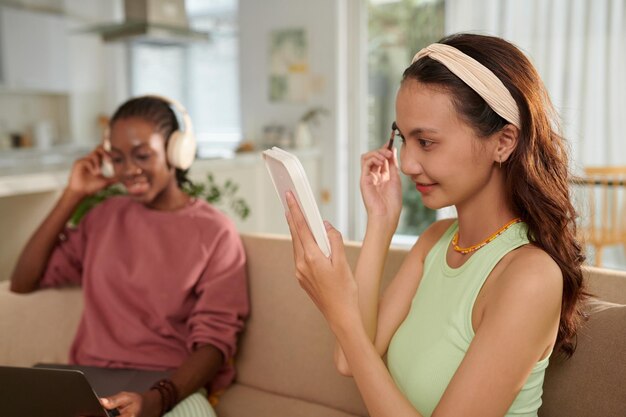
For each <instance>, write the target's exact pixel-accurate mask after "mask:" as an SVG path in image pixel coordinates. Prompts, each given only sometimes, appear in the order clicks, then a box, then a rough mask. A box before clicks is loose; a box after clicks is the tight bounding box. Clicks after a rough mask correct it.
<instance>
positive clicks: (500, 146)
mask: <svg viewBox="0 0 626 417" xmlns="http://www.w3.org/2000/svg"><path fill="white" fill-rule="evenodd" d="M518 138H519V129H518V128H517V127H515V126H513V125H512V124H510V123H509V124H507V125H506V126H504V127H503V128H502V130H500V131H499V132H498V133H496V138H495V139H496V141H497V143H496V146H495V148H494V155H493V159H494V162H495V163H500V164H501V163H502V162H505V161H507V160H508V159H509V157H510V156H511V154H512V153H513V151H514V150H515V147H516V146H517V140H518Z"/></svg>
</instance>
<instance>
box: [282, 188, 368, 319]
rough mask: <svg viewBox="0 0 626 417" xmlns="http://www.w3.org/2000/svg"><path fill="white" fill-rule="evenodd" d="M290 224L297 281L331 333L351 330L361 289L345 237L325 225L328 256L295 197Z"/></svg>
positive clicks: (290, 197) (291, 206)
mask: <svg viewBox="0 0 626 417" xmlns="http://www.w3.org/2000/svg"><path fill="white" fill-rule="evenodd" d="M287 204H288V206H289V211H288V213H287V222H288V223H289V231H290V233H291V238H292V244H293V255H294V262H295V266H296V278H297V279H298V282H299V284H300V286H301V287H302V288H303V289H304V290H305V291H306V292H307V294H308V295H309V297H310V298H311V299H312V300H313V302H314V303H315V305H316V306H317V308H318V309H319V310H320V311H321V312H322V314H323V315H324V317H326V320H327V321H328V322H329V324H330V327H331V329H333V330H336V329H337V326H344V325H345V326H349V325H350V324H349V323H350V320H351V319H354V318H355V317H356V316H357V315H358V314H359V307H358V294H357V286H356V282H355V280H354V277H353V275H352V271H351V270H350V266H349V265H348V261H347V260H346V255H345V250H344V245H343V239H342V237H341V233H339V231H338V230H336V229H335V228H333V227H332V226H331V225H330V224H329V223H328V222H325V226H326V233H327V234H328V240H329V242H330V247H331V252H332V255H331V256H330V258H327V257H326V256H324V254H323V253H322V251H321V250H320V248H319V246H318V245H317V242H316V241H315V238H314V237H313V234H312V233H311V230H310V229H309V226H308V225H307V222H306V219H305V218H304V215H303V214H302V211H301V210H300V206H298V203H297V202H296V200H295V198H294V197H293V196H292V195H291V193H287Z"/></svg>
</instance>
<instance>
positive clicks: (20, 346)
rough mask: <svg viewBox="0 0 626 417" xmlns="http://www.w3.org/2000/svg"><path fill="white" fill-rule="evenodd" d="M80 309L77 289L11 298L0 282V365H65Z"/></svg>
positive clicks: (80, 297)
mask: <svg viewBox="0 0 626 417" xmlns="http://www.w3.org/2000/svg"><path fill="white" fill-rule="evenodd" d="M82 309H83V299H82V291H81V289H80V288H63V289H46V290H40V291H35V292H33V293H31V294H14V293H12V292H11V291H10V290H9V282H0V335H2V336H1V337H0V364H1V365H11V366H31V365H33V364H35V363H37V362H48V363H67V359H68V353H69V349H70V345H71V343H72V340H73V339H74V334H75V333H76V328H77V327H78V322H79V320H80V316H81V312H82Z"/></svg>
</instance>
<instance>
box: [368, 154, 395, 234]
mask: <svg viewBox="0 0 626 417" xmlns="http://www.w3.org/2000/svg"><path fill="white" fill-rule="evenodd" d="M361 195H362V196H363V203H364V204H365V208H366V210H367V215H368V218H369V220H372V219H373V218H377V219H384V220H386V221H387V222H388V223H389V225H390V226H393V228H394V230H395V226H396V225H397V222H398V218H399V217H400V210H401V209H402V183H401V182H400V175H399V173H398V159H397V155H396V151H395V149H394V150H389V149H387V148H386V147H383V148H380V149H376V150H374V151H371V152H368V153H366V154H363V155H362V156H361Z"/></svg>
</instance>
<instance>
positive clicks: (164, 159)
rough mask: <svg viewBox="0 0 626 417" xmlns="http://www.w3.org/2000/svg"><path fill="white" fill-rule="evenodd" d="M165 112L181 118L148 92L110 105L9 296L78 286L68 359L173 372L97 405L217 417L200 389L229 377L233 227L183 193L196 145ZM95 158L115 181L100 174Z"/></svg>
mask: <svg viewBox="0 0 626 417" xmlns="http://www.w3.org/2000/svg"><path fill="white" fill-rule="evenodd" d="M172 107H177V108H178V110H179V111H180V110H182V111H184V109H182V106H180V105H178V103H176V102H172V101H170V100H169V99H165V98H162V97H156V96H143V97H137V98H133V99H131V100H129V101H127V102H126V103H124V104H123V105H122V106H120V107H119V108H118V109H117V111H116V112H115V114H114V115H113V117H112V118H111V122H110V126H109V127H110V134H109V135H108V137H107V138H106V142H108V143H107V146H106V147H107V148H108V149H106V150H105V147H104V146H98V147H97V148H96V149H95V150H94V151H93V152H91V153H90V154H89V155H87V156H85V157H84V158H81V159H79V160H78V161H76V162H75V163H74V166H73V168H72V172H71V174H70V178H69V181H68V185H67V187H66V188H65V190H64V191H63V193H62V195H61V197H60V199H59V201H58V203H57V205H56V206H55V207H54V208H53V209H52V211H51V213H50V214H49V215H48V217H47V218H46V219H45V220H44V222H43V223H42V225H41V226H40V227H39V229H37V230H36V231H35V233H34V235H33V236H32V237H31V239H30V240H29V242H28V243H27V245H26V247H25V248H24V250H23V252H22V255H21V256H20V259H19V261H18V263H17V266H16V268H15V271H14V272H13V275H12V277H11V289H12V290H13V291H16V292H23V293H25V292H31V291H35V290H37V289H39V288H42V287H58V286H63V285H81V286H82V287H83V297H84V299H85V306H84V311H83V315H82V318H81V322H80V324H79V327H78V331H77V333H76V336H75V338H74V342H73V344H72V347H71V351H70V355H69V356H70V357H69V360H70V363H72V364H77V365H87V366H96V367H105V368H132V369H139V370H160V371H170V372H169V375H170V376H169V378H165V379H163V380H160V381H154V385H153V386H152V388H151V389H148V390H147V391H145V392H120V393H118V394H116V395H113V396H111V397H108V398H104V399H102V400H101V401H102V404H103V405H104V406H105V407H106V408H108V409H113V408H117V410H118V411H119V412H120V416H121V417H130V416H135V417H156V416H161V415H165V414H166V415H167V416H168V417H176V416H198V417H200V416H203V417H212V416H213V417H214V416H215V412H214V410H213V409H212V407H211V405H210V404H209V401H207V392H205V391H204V388H206V389H207V390H208V391H209V393H218V392H219V391H221V390H223V389H224V388H225V387H226V386H228V385H229V383H230V382H231V381H232V379H233V376H234V368H233V364H232V357H233V356H234V354H235V350H236V343H237V334H238V333H239V331H240V330H241V329H242V327H243V320H244V318H245V316H246V315H247V313H248V295H247V284H246V273H245V254H244V251H243V246H242V244H241V242H240V240H239V234H238V233H237V230H236V229H235V226H234V224H233V223H232V222H231V221H230V220H229V219H228V218H227V217H226V216H225V215H224V214H222V212H220V211H219V210H218V209H216V208H214V207H212V206H210V205H209V204H208V203H206V202H205V201H203V200H200V199H193V198H190V196H189V195H187V194H186V193H185V192H184V191H183V190H182V189H181V185H182V182H183V181H186V178H185V175H184V174H185V170H186V168H188V167H189V165H190V164H191V162H192V161H193V156H194V155H193V150H194V149H195V142H193V141H194V140H195V139H193V138H192V137H190V136H188V135H189V134H190V133H191V126H190V121H189V120H188V116H187V115H186V114H184V116H185V118H187V120H186V121H185V123H184V124H185V126H184V128H185V129H184V130H182V129H179V124H178V120H177V118H176V114H175V113H174V111H173V110H172ZM183 120H185V119H183ZM185 135H187V136H185ZM189 141H192V142H189ZM109 145H110V146H109ZM172 145H176V146H175V147H174V148H172ZM185 149H187V150H190V151H191V153H186V152H187V151H186V150H185ZM104 161H107V162H109V163H111V164H112V169H111V171H112V172H111V173H110V174H112V175H113V177H112V178H107V177H106V176H105V175H103V169H102V167H103V162H104ZM116 182H120V183H122V184H123V185H124V186H125V188H126V190H127V195H124V196H117V197H111V198H109V199H107V200H105V201H104V202H102V203H100V204H99V205H97V206H96V207H94V208H93V209H91V211H89V212H88V213H87V214H86V215H85V217H84V218H83V219H82V220H81V221H80V223H79V225H78V226H77V228H75V229H67V228H66V227H65V225H66V223H67V221H68V219H69V218H70V216H71V214H72V213H73V211H74V210H75V208H76V206H77V204H78V203H79V202H80V201H81V200H82V199H83V198H84V197H86V196H88V195H91V194H93V193H95V192H97V191H98V190H101V189H103V188H104V187H106V186H107V185H110V184H113V183H116Z"/></svg>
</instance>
